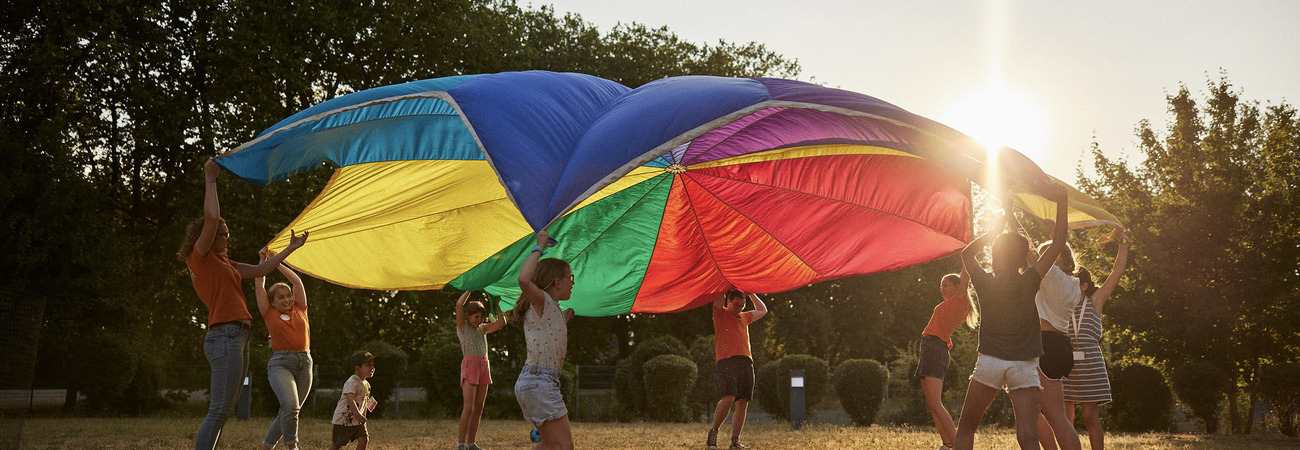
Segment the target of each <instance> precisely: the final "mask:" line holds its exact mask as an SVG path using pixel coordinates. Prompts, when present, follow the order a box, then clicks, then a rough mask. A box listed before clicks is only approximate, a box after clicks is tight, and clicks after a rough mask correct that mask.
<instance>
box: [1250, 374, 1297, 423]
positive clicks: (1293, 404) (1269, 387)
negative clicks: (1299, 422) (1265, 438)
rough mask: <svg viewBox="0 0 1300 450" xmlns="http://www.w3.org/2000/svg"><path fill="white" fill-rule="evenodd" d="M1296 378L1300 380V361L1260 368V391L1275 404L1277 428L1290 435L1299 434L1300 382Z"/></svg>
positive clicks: (1274, 412) (1267, 399)
mask: <svg viewBox="0 0 1300 450" xmlns="http://www.w3.org/2000/svg"><path fill="white" fill-rule="evenodd" d="M1296 380H1300V364H1298V363H1284V364H1281V365H1269V366H1264V367H1263V368H1262V370H1260V376H1259V393H1260V395H1261V396H1263V397H1264V400H1265V401H1267V402H1269V403H1272V404H1273V414H1274V415H1275V416H1277V430H1278V431H1280V432H1282V434H1284V435H1286V436H1290V437H1295V436H1296V434H1297V433H1296V432H1297V429H1296V428H1297V427H1296V418H1297V417H1296V416H1297V414H1300V383H1296Z"/></svg>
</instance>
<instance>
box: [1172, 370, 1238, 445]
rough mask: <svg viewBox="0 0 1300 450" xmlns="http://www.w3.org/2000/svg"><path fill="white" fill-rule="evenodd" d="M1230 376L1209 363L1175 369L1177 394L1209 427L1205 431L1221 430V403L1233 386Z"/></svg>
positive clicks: (1211, 432) (1175, 389) (1212, 432)
mask: <svg viewBox="0 0 1300 450" xmlns="http://www.w3.org/2000/svg"><path fill="white" fill-rule="evenodd" d="M1231 382H1232V381H1231V379H1230V378H1228V373H1227V372H1224V371H1223V369H1220V368H1219V366H1217V365H1215V364H1214V363H1211V362H1209V361H1199V362H1194V363H1191V364H1185V365H1182V366H1179V367H1178V368H1177V369H1174V392H1177V393H1178V399H1179V400H1182V402H1183V403H1184V404H1186V405H1187V407H1188V408H1189V409H1191V410H1192V414H1193V415H1195V416H1196V418H1197V419H1200V420H1201V423H1204V424H1205V431H1206V432H1207V433H1210V434H1214V433H1215V432H1217V431H1218V430H1219V402H1220V401H1222V400H1223V398H1224V395H1225V394H1227V392H1228V387H1229V386H1228V385H1229V383H1231Z"/></svg>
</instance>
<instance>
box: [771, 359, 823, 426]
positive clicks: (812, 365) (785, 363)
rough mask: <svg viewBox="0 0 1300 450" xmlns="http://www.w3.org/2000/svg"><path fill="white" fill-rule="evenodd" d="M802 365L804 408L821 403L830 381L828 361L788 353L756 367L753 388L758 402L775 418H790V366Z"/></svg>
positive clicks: (793, 367) (809, 408)
mask: <svg viewBox="0 0 1300 450" xmlns="http://www.w3.org/2000/svg"><path fill="white" fill-rule="evenodd" d="M791 369H803V372H804V399H805V401H807V402H808V403H807V404H806V405H805V406H804V407H805V408H806V409H805V410H806V411H808V412H809V415H810V416H811V412H812V411H813V406H816V405H817V404H818V403H821V401H822V397H823V396H825V395H826V388H827V387H828V386H829V385H830V365H828V364H827V363H826V360H824V359H821V358H818V357H815V356H811V355H789V356H786V357H784V358H781V359H778V360H776V361H772V362H769V363H767V364H764V365H763V367H762V368H760V369H759V370H758V374H757V380H755V383H756V384H757V386H756V388H757V390H758V392H757V393H756V394H757V397H758V403H759V405H760V406H762V407H763V410H764V411H767V412H768V413H770V414H772V415H773V416H774V417H776V418H777V419H781V420H785V419H789V418H790V370H791Z"/></svg>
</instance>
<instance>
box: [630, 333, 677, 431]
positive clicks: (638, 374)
mask: <svg viewBox="0 0 1300 450" xmlns="http://www.w3.org/2000/svg"><path fill="white" fill-rule="evenodd" d="M659 355H677V356H681V357H683V358H685V357H686V356H687V353H686V347H685V346H683V345H682V341H679V340H677V338H675V337H672V336H660V337H656V338H653V339H649V340H646V341H645V342H641V343H639V344H637V345H636V346H635V347H633V348H632V354H630V355H628V357H627V358H623V360H622V361H619V362H618V365H616V366H615V369H614V395H615V396H616V397H617V398H618V402H619V404H622V405H623V408H624V409H625V410H626V411H627V412H628V415H629V416H631V417H636V418H647V416H646V411H647V409H646V389H645V372H644V370H643V369H644V367H643V366H644V365H645V362H646V361H649V360H651V359H653V358H654V357H656V356H659Z"/></svg>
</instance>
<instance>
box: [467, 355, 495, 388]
mask: <svg viewBox="0 0 1300 450" xmlns="http://www.w3.org/2000/svg"><path fill="white" fill-rule="evenodd" d="M466 382H468V383H469V384H477V385H479V386H487V385H489V384H492V370H491V369H489V368H488V360H487V357H486V356H466V357H465V358H464V359H462V360H460V385H461V386H464V385H465V383H466Z"/></svg>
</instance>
